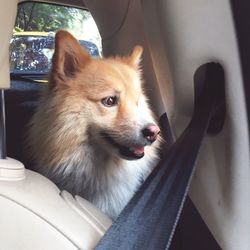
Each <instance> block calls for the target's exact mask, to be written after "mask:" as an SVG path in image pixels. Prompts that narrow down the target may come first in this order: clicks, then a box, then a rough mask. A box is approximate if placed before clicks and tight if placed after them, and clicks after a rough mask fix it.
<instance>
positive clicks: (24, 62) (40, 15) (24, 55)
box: [10, 2, 102, 76]
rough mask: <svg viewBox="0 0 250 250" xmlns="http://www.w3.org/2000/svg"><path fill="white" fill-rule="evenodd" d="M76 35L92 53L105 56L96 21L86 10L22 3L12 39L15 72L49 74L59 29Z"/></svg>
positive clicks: (11, 57)
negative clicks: (56, 34) (55, 38)
mask: <svg viewBox="0 0 250 250" xmlns="http://www.w3.org/2000/svg"><path fill="white" fill-rule="evenodd" d="M61 29H63V30H67V31H69V32H70V33H71V34H72V35H74V36H75V37H76V38H77V39H78V40H79V42H80V44H81V46H82V47H84V48H85V49H86V50H87V51H88V52H89V54H90V55H92V56H94V57H98V56H101V53H102V48H101V38H100V34H99V32H98V29H97V27H96V24H95V22H94V20H93V18H92V16H91V14H90V13H89V11H87V10H84V9H78V8H73V7H66V6H60V5H53V4H46V3H37V2H27V3H22V4H19V5H18V11H17V18H16V23H15V27H14V31H13V36H12V39H11V41H10V65H11V66H10V67H11V74H12V75H17V74H19V75H24V74H25V75H26V76H27V75H31V74H33V75H45V74H47V73H48V72H49V69H50V66H51V58H52V55H53V52H54V37H55V33H56V31H57V30H61Z"/></svg>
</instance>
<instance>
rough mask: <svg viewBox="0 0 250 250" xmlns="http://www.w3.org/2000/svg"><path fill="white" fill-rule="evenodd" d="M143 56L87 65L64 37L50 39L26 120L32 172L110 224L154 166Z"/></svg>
mask: <svg viewBox="0 0 250 250" xmlns="http://www.w3.org/2000/svg"><path fill="white" fill-rule="evenodd" d="M142 52H143V49H142V47H140V46H136V47H134V49H133V51H132V53H131V54H130V55H129V56H124V57H119V56H117V57H110V58H91V57H90V55H89V54H88V53H87V52H86V51H85V50H84V49H83V48H82V47H81V46H80V44H79V43H78V41H77V40H76V39H75V38H74V37H73V36H72V35H71V34H70V33H68V32H67V31H63V30H62V31H58V32H57V33H56V36H55V51H54V55H53V58H52V68H51V73H50V78H49V82H48V85H47V86H46V87H45V89H44V90H43V93H42V94H41V98H40V101H39V105H38V108H37V110H36V112H35V114H34V116H33V117H32V118H31V121H30V128H29V134H28V145H29V150H30V154H31V155H32V157H33V159H34V161H35V165H36V169H37V171H38V172H40V173H42V174H43V175H45V176H47V177H48V178H50V179H51V180H52V181H53V182H54V183H55V184H56V185H58V187H59V188H60V189H63V190H67V191H69V192H70V193H71V194H73V195H80V196H82V197H83V198H85V199H87V200H89V201H90V202H92V203H93V204H94V205H95V206H97V207H98V208H100V209H101V210H102V211H103V212H104V213H105V214H106V215H108V216H109V217H110V218H112V219H115V218H116V217H117V216H118V214H119V213H120V212H121V210H122V209H123V208H124V206H125V205H126V204H127V203H128V201H129V200H130V199H131V197H132V196H133V194H134V193H135V191H136V190H137V188H138V187H139V186H140V184H141V181H142V180H145V178H146V177H147V176H148V174H149V173H150V171H152V169H153V167H154V166H155V165H156V163H157V161H158V148H159V145H160V142H159V141H160V140H159V135H158V134H159V132H160V129H159V127H158V126H157V123H156V121H155V118H154V115H153V113H152V111H151V110H150V108H149V105H148V103H147V98H146V97H145V94H144V91H143V86H142V85H143V81H142V79H141V78H142V76H141V74H142V73H141V69H140V61H141V56H142Z"/></svg>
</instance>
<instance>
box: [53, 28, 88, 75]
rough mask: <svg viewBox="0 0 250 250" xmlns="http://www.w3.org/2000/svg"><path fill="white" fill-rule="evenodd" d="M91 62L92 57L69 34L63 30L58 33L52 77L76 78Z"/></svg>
mask: <svg viewBox="0 0 250 250" xmlns="http://www.w3.org/2000/svg"><path fill="white" fill-rule="evenodd" d="M90 60H91V57H90V55H89V54H88V53H87V52H86V51H85V50H84V49H83V48H82V47H81V46H80V44H79V42H78V41H77V40H76V39H75V38H74V37H73V36H72V35H71V34H70V33H69V32H67V31H63V30H61V31H58V32H57V33H56V36H55V52H54V55H53V59H52V75H53V74H54V75H56V76H57V78H58V77H59V78H62V79H64V78H65V77H71V76H74V74H75V73H76V72H78V71H80V69H81V68H83V67H84V66H85V65H86V63H87V62H89V61H90Z"/></svg>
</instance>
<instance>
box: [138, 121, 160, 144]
mask: <svg viewBox="0 0 250 250" xmlns="http://www.w3.org/2000/svg"><path fill="white" fill-rule="evenodd" d="M159 132H160V128H159V127H158V126H157V125H155V124H149V125H147V127H145V128H144V129H143V130H142V134H143V136H144V137H145V138H146V139H147V140H148V141H149V142H154V141H155V140H156V138H157V135H158V134H159Z"/></svg>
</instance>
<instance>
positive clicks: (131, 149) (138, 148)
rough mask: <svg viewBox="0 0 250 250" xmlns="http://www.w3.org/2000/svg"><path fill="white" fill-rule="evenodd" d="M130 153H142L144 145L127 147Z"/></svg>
mask: <svg viewBox="0 0 250 250" xmlns="http://www.w3.org/2000/svg"><path fill="white" fill-rule="evenodd" d="M129 150H130V151H131V152H132V153H134V154H135V155H142V154H144V147H135V148H130V149H129Z"/></svg>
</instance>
